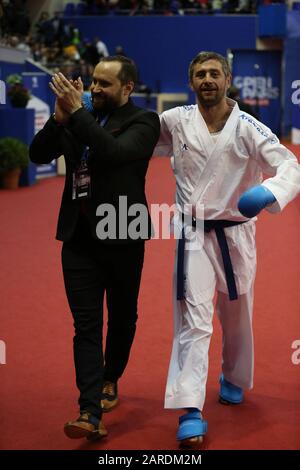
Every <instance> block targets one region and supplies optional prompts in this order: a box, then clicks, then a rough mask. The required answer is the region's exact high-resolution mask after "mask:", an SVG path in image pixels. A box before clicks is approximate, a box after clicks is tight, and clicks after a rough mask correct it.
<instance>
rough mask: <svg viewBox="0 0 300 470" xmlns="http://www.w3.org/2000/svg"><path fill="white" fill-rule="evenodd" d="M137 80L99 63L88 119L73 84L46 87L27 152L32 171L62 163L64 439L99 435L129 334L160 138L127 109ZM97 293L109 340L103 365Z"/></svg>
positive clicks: (128, 69) (110, 60)
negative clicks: (43, 110)
mask: <svg viewBox="0 0 300 470" xmlns="http://www.w3.org/2000/svg"><path fill="white" fill-rule="evenodd" d="M136 80H137V71H136V67H135V64H134V63H133V61H132V60H130V59H128V58H127V57H121V56H113V57H106V58H103V59H102V60H101V61H100V62H99V63H98V64H97V65H96V67H95V70H94V73H93V82H92V85H91V97H92V105H93V110H92V112H89V111H88V110H87V109H85V108H84V107H83V106H82V96H83V86H82V82H81V79H80V78H79V79H78V81H75V82H72V81H69V80H67V79H66V78H65V77H64V76H63V75H62V74H61V73H59V74H56V75H54V77H53V79H52V82H51V83H50V87H51V89H52V90H53V92H54V93H55V95H56V98H57V99H56V104H55V114H54V115H53V116H52V117H51V118H50V119H49V120H48V122H47V123H46V124H45V126H44V128H43V129H42V130H41V131H40V132H39V133H38V134H37V135H36V136H35V138H34V139H33V142H32V144H31V146H30V158H31V160H32V161H33V162H35V163H49V162H50V161H51V160H52V159H53V158H58V157H59V156H60V155H61V154H63V155H64V157H65V161H66V181H65V188H64V192H63V196H62V203H61V208H60V214H59V220H58V227H57V235H56V237H57V239H58V240H61V241H63V248H62V266H63V274H64V282H65V289H66V294H67V298H68V301H69V305H70V309H71V311H72V315H73V318H74V326H75V336H74V360H75V369H76V383H77V387H78V388H79V391H80V397H79V406H80V416H79V418H77V419H76V420H75V421H71V422H69V423H67V424H66V425H65V427H64V430H65V434H66V435H67V436H68V437H70V438H80V437H87V438H88V439H94V438H95V439H99V438H101V437H104V436H106V435H107V431H106V429H105V427H104V425H103V423H102V420H101V418H102V411H110V410H111V409H113V408H114V407H115V406H116V404H117V403H118V393H117V382H118V379H119V378H120V377H121V375H122V373H123V372H124V370H125V367H126V365H127V362H128V358H129V353H130V348H131V345H132V342H133V338H134V334H135V329H136V320H137V300H138V292H139V286H140V279H141V272H142V267H143V260H144V242H145V239H148V238H150V236H151V223H150V217H149V212H148V208H147V201H146V196H145V176H146V171H147V168H148V163H149V159H150V157H151V155H152V153H153V149H154V147H155V144H156V142H157V140H158V137H159V132H160V125H159V118H158V116H157V115H156V114H155V113H153V112H148V111H146V110H142V109H141V108H137V107H136V106H134V104H133V103H132V101H131V99H130V94H131V93H132V91H133V89H134V85H135V83H136ZM120 201H121V204H120ZM124 204H125V205H124ZM133 205H134V206H133ZM137 207H139V208H142V209H143V208H144V217H143V218H141V219H139V220H140V221H141V223H140V224H139V223H138V224H136V223H134V220H135V218H134V217H133V215H132V214H133V213H136V211H134V210H131V211H130V214H131V216H130V217H128V213H127V209H130V208H131V209H132V208H133V209H134V208H137ZM142 212H143V211H142ZM132 224H133V225H132ZM132 227H135V230H132ZM104 292H106V299H107V307H108V331H107V336H106V348H105V355H104V357H103V351H102V327H103V297H104Z"/></svg>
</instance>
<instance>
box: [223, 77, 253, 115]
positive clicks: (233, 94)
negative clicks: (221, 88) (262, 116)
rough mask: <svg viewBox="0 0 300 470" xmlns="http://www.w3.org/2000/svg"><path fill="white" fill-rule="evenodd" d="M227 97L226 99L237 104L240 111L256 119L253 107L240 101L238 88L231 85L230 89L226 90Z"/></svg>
mask: <svg viewBox="0 0 300 470" xmlns="http://www.w3.org/2000/svg"><path fill="white" fill-rule="evenodd" d="M227 96H228V98H231V99H232V100H234V101H236V102H237V103H238V105H239V108H240V110H241V111H245V113H248V114H251V116H253V117H254V118H255V119H258V115H257V114H256V112H255V111H254V109H253V107H252V106H250V104H248V103H245V102H244V101H242V100H241V98H240V90H239V88H237V87H236V86H234V85H231V87H230V88H228V91H227Z"/></svg>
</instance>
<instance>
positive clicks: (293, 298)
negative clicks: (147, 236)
mask: <svg viewBox="0 0 300 470" xmlns="http://www.w3.org/2000/svg"><path fill="white" fill-rule="evenodd" d="M62 186H63V179H62V178H59V177H57V178H53V179H48V180H43V181H40V182H39V183H38V184H37V185H36V186H35V187H31V188H22V189H19V190H17V191H10V192H8V191H1V193H0V214H1V221H2V223H1V229H0V231H1V234H0V240H1V248H0V252H1V268H2V269H1V271H0V295H1V297H0V299H1V304H0V309H1V322H0V340H2V341H5V343H6V348H7V349H6V354H7V357H6V360H7V364H6V365H0V377H1V382H0V422H1V433H0V448H1V449H91V448H92V449H99V450H100V449H120V450H124V449H149V450H151V449H159V450H160V449H167V450H169V449H176V448H177V445H176V441H175V432H176V427H177V418H178V415H179V414H180V410H178V411H172V410H164V409H163V395H164V387H165V381H166V374H167V368H168V362H169V354H170V349H171V342H172V311H171V278H172V269H173V255H174V243H173V242H172V241H164V240H152V241H151V242H148V243H147V252H146V259H145V268H144V272H143V281H142V289H141V295H140V305H139V322H138V329H137V335H136V339H135V343H134V346H133V349H132V354H131V359H130V363H129V365H128V368H127V370H126V373H125V375H124V377H123V378H122V379H121V381H120V397H121V403H120V406H119V408H117V409H116V410H115V411H114V412H112V413H111V414H109V415H105V417H104V420H105V424H106V425H107V427H108V430H109V439H107V441H106V442H105V441H103V442H101V443H97V444H88V443H86V441H72V440H68V439H67V438H66V437H65V436H64V434H63V432H62V427H63V423H64V422H65V421H67V420H69V419H72V418H75V417H76V416H77V390H76V388H75V380H74V366H73V358H72V336H73V327H72V319H71V315H70V313H69V311H68V306H67V302H66V299H65V294H64V288H63V281H62V275H61V269H60V247H61V244H60V242H57V241H55V239H54V236H55V226H56V218H57V213H58V208H59V201H60V194H61V190H62ZM148 196H149V201H150V202H152V203H153V202H157V203H158V202H160V203H162V202H167V203H172V202H173V197H174V181H173V177H172V175H171V171H170V167H169V161H168V159H164V158H160V159H158V158H156V159H153V160H152V162H151V165H150V170H149V173H148ZM299 215H300V200H299V199H298V200H297V201H294V202H293V203H292V204H290V205H289V206H288V207H287V208H286V210H285V211H284V212H283V213H282V214H280V215H277V216H271V215H270V214H267V213H264V214H262V215H261V216H260V218H259V222H258V224H257V232H258V233H257V240H258V274H257V281H256V299H255V317H254V326H255V347H256V371H255V387H254V389H253V390H252V391H251V392H248V393H247V394H246V401H245V403H244V404H243V405H241V406H238V407H235V408H233V407H224V406H222V405H219V404H218V402H217V392H218V384H217V382H218V376H219V373H220V328H219V325H218V323H217V321H216V323H215V331H214V335H213V339H212V344H211V349H210V369H209V379H208V391H207V401H206V407H205V410H204V411H205V417H206V419H207V420H208V423H209V432H208V435H207V440H206V445H205V448H208V449H299V448H300V364H299V365H294V364H292V362H291V355H292V353H293V350H292V349H291V345H292V342H293V341H294V340H297V339H298V340H299V339H300V289H299V279H300V244H299V233H300V222H299Z"/></svg>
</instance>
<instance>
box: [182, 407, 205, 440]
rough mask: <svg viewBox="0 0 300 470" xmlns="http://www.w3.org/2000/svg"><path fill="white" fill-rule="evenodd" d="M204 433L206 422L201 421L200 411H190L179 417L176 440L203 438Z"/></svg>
mask: <svg viewBox="0 0 300 470" xmlns="http://www.w3.org/2000/svg"><path fill="white" fill-rule="evenodd" d="M206 432H207V421H204V420H203V419H202V417H201V414H200V411H192V412H189V413H187V414H185V415H183V416H180V418H179V428H178V432H177V435H176V439H177V440H178V441H182V440H184V439H189V438H190V437H198V436H204V435H205V434H206Z"/></svg>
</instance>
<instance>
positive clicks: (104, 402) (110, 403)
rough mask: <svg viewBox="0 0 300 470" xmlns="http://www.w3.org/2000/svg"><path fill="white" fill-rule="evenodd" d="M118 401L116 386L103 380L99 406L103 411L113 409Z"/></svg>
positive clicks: (106, 411)
mask: <svg viewBox="0 0 300 470" xmlns="http://www.w3.org/2000/svg"><path fill="white" fill-rule="evenodd" d="M118 403H119V398H118V386H117V384H116V383H113V382H108V381H106V382H104V385H103V389H102V398H101V408H102V411H103V412H104V413H108V412H109V411H111V410H113V409H114V408H115V407H116V406H117V404H118Z"/></svg>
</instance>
